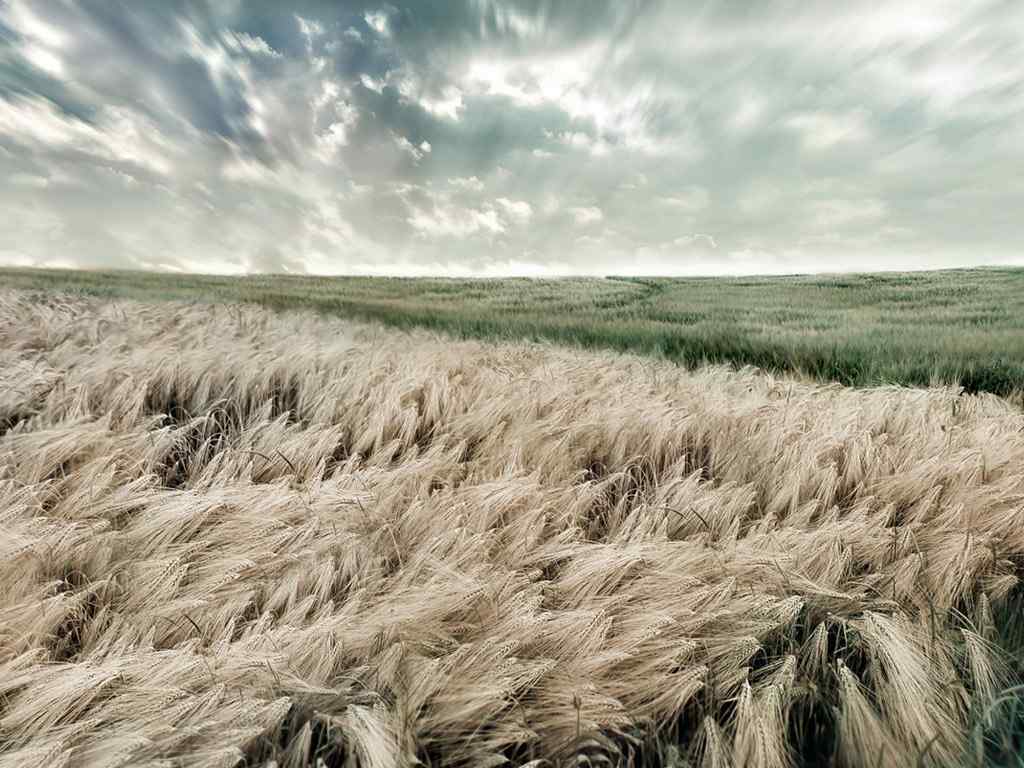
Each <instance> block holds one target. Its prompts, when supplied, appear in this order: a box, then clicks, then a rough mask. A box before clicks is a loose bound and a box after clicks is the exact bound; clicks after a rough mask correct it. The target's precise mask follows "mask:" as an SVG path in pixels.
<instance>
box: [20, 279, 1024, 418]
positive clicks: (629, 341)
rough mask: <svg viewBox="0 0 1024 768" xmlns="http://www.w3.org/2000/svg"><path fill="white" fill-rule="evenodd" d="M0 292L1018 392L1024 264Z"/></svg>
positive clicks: (852, 380)
mask: <svg viewBox="0 0 1024 768" xmlns="http://www.w3.org/2000/svg"><path fill="white" fill-rule="evenodd" d="M0 286H7V287H10V288H27V289H40V290H46V291H52V290H55V289H57V290H63V291H79V292H82V293H86V294H89V295H96V296H104V297H122V298H136V299H140V300H153V299H168V298H176V299H186V300H197V299H198V300H203V301H210V302H214V303H234V302H240V301H243V302H252V303H255V304H258V305H260V306H264V307H267V308H270V309H279V310H280V309H284V310H294V309H305V310H312V311H316V312H319V313H321V314H325V315H329V316H345V317H350V318H356V319H360V320H364V321H372V322H381V323H385V324H387V325H391V326H394V327H399V328H411V327H421V328H428V329H432V330H438V331H444V332H446V333H449V334H452V335H455V336H459V337H463V338H485V339H498V340H505V341H520V340H524V339H529V340H539V339H543V340H548V341H556V342H559V343H562V344H567V345H573V346H578V347H582V348H590V349H611V350H616V351H628V352H636V353H639V354H643V355H650V356H654V357H657V358H664V359H668V360H672V361H674V362H678V363H682V364H685V365H687V366H699V365H702V364H705V363H712V364H720V363H726V364H734V365H737V366H743V365H754V366H757V367H759V368H762V369H765V370H770V371H774V372H798V373H800V374H803V375H806V376H810V377H814V378H816V379H818V380H821V381H829V382H831V381H835V382H839V383H841V384H847V385H851V386H876V385H881V384H903V385H909V386H931V385H936V384H940V385H959V386H962V387H963V388H964V389H965V390H966V391H968V392H992V393H994V394H999V395H1004V396H1008V397H1013V398H1015V399H1019V398H1020V396H1021V391H1022V390H1024V269H1020V268H985V269H959V270H947V271H937V272H913V273H885V274H859V275H803V276H786V277H756V278H755V277H749V278H724V277H716V278H687V279H682V278H681V279H670V278H636V277H622V278H607V279H598V278H566V279H558V280H527V279H495V280H458V279H426V278H422V279H421V278H417V279H399V278H375V277H339V278H325V277H307V276H291V275H249V276H245V277H215V276H210V275H173V274H155V273H144V272H114V271H109V272H84V271H60V270H42V269H2V268H0Z"/></svg>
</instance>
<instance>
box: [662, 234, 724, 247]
mask: <svg viewBox="0 0 1024 768" xmlns="http://www.w3.org/2000/svg"><path fill="white" fill-rule="evenodd" d="M672 245H673V246H675V247H677V248H689V247H691V246H700V245H703V246H708V247H710V248H713V249H717V248H718V243H716V242H715V238H714V236H713V235H707V234H702V233H700V232H695V233H693V234H692V235H683V236H682V237H677V238H676V239H675V240H673V241H672Z"/></svg>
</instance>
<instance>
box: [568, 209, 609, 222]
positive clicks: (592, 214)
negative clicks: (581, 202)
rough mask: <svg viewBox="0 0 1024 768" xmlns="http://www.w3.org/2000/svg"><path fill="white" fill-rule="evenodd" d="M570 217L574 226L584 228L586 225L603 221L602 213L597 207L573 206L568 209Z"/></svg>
mask: <svg viewBox="0 0 1024 768" xmlns="http://www.w3.org/2000/svg"><path fill="white" fill-rule="evenodd" d="M569 213H570V215H571V216H572V217H573V219H574V220H575V222H576V226H578V227H585V226H587V225H588V224H595V223H597V222H599V221H602V220H603V219H604V212H603V211H602V210H601V209H600V208H598V207H597V206H594V205H590V206H575V207H572V208H570V209H569Z"/></svg>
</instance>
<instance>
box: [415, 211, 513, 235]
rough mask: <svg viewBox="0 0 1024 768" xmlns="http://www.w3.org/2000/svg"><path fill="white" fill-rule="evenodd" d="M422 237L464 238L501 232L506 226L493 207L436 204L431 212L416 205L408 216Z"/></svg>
mask: <svg viewBox="0 0 1024 768" xmlns="http://www.w3.org/2000/svg"><path fill="white" fill-rule="evenodd" d="M406 221H407V222H408V224H409V226H411V227H412V228H413V229H414V230H416V232H417V233H418V234H419V235H420V236H421V237H425V238H428V239H437V238H464V237H469V236H471V235H477V234H485V235H498V234H502V233H504V232H505V225H504V224H503V223H502V221H501V219H500V218H499V217H498V212H497V211H496V210H495V209H494V208H490V207H485V208H464V207H461V206H457V205H445V204H443V203H442V204H440V205H435V206H434V209H433V210H432V211H425V210H423V209H420V208H413V210H412V214H411V215H410V216H409V217H408V218H407V219H406Z"/></svg>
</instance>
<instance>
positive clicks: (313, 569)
mask: <svg viewBox="0 0 1024 768" xmlns="http://www.w3.org/2000/svg"><path fill="white" fill-rule="evenodd" d="M0 433H2V437H0V765H2V766H4V767H7V766H12V767H13V766H37V765H39V766H89V767H90V768H92V767H96V768H98V767H99V766H109V767H111V768H112V767H113V766H128V765H131V766H161V767H164V766H166V767H170V766H218V765H219V766H239V765H245V766H270V765H277V766H282V768H283V767H284V766H289V767H293V766H294V767H298V766H307V765H308V766H314V765H326V766H360V767H365V768H390V767H391V766H409V765H416V764H422V765H438V766H441V765H451V766H499V765H510V766H527V765H529V766H542V765H547V766H555V765H567V764H572V765H577V764H591V765H665V766H668V765H675V766H708V767H712V766H713V767H715V768H720V767H723V766H763V767H765V768H768V767H775V766H778V767H782V766H790V765H828V764H835V765H842V766H865V767H866V768H867V767H872V768H873V767H874V766H904V765H935V766H940V765H941V766H945V765H960V764H964V761H965V759H968V758H969V759H971V760H973V759H975V758H977V759H978V760H981V759H983V757H984V754H983V753H985V752H986V750H987V749H988V748H987V747H986V746H985V744H984V743H983V741H982V740H980V739H979V738H975V736H976V734H978V733H981V732H984V731H985V730H986V728H988V727H989V726H991V725H992V724H993V721H994V719H995V718H996V715H995V714H993V713H994V712H996V711H997V710H998V705H999V701H1000V698H999V696H1000V691H1002V690H1003V689H1004V688H1006V687H1007V686H1009V685H1012V684H1013V683H1014V682H1015V680H1014V674H1013V673H1012V672H1013V669H1014V667H1015V662H1014V660H1013V658H1011V655H1010V654H1009V653H1008V652H1007V651H1006V650H1004V649H1003V648H1002V646H1005V642H1004V640H1005V637H1006V636H1007V634H1008V633H1011V634H1012V633H1013V632H1014V631H1015V626H1014V625H1015V622H1016V625H1017V626H1019V624H1020V622H1021V618H1020V616H1019V612H1020V605H1021V604H1022V601H1021V594H1022V593H1021V589H1020V587H1019V576H1020V569H1021V567H1022V564H1024V417H1022V415H1021V413H1020V411H1019V409H1017V408H1015V407H1014V406H1012V405H1011V404H1010V403H1009V402H1008V401H1005V400H1002V399H999V398H997V397H994V396H988V395H983V396H965V395H960V394H959V393H958V392H957V391H955V390H952V389H932V390H914V389H901V388H876V389H862V390H856V389H849V388H844V387H840V386H837V385H822V384H811V383H806V382H802V381H797V380H788V379H781V378H773V377H770V376H767V375H764V374H760V373H757V372H755V371H752V370H743V371H732V370H729V369H726V368H724V367H719V368H706V369H701V370H696V371H685V370H682V369H680V368H677V367H674V366H672V365H670V364H667V363H662V362H656V361H652V360H643V359H641V358H637V357H629V356H619V355H612V354H604V355H602V354H599V353H590V352H580V351H572V350H563V349H559V348H557V347H554V346H550V345H528V344H519V345H517V344H488V343H479V342H455V341H451V340H448V339H445V338H442V337H440V336H437V335H432V334H428V333H425V332H413V333H403V332H397V331H384V330H382V329H380V328H375V327H372V326H366V325H358V324H353V323H351V322H348V321H342V320H330V319H323V318H318V317H314V316H312V315H305V314H301V313H294V314H274V313H272V312H268V311H266V310H261V309H255V308H252V307H237V306H212V305H207V306H200V305H184V304H173V303H166V304H141V303H132V302H119V303H111V302H106V301H101V300H98V299H84V298H69V297H61V296H49V297H42V296H40V295H38V294H31V295H30V294H27V293H18V292H14V291H7V292H0ZM965 756H966V757H965Z"/></svg>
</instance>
